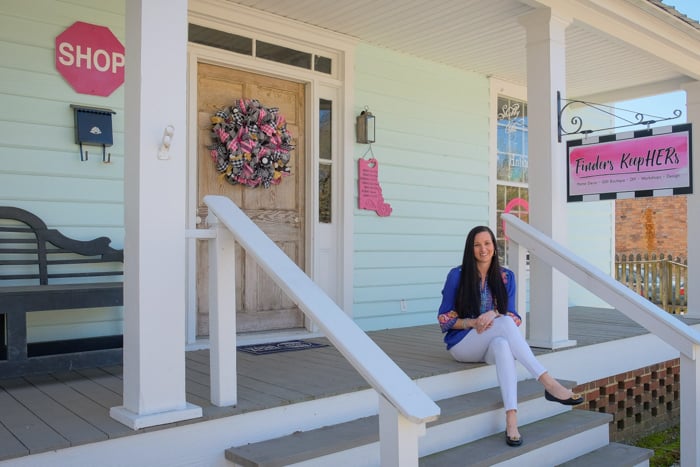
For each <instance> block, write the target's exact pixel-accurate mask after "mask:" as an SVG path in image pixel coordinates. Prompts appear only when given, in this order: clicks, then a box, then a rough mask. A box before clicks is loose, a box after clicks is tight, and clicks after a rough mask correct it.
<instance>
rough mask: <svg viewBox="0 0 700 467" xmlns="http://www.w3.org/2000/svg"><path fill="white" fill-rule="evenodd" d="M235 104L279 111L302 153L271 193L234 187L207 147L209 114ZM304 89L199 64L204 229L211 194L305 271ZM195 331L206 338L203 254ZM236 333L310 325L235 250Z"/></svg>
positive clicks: (202, 249)
mask: <svg viewBox="0 0 700 467" xmlns="http://www.w3.org/2000/svg"><path fill="white" fill-rule="evenodd" d="M237 99H257V100H258V101H259V102H260V103H261V104H262V105H263V106H264V107H267V108H272V107H277V108H279V113H280V114H281V115H283V116H284V117H285V118H286V121H287V130H288V131H289V132H290V133H291V135H292V136H293V143H294V145H295V146H296V148H295V149H294V150H293V151H291V159H290V162H289V164H288V167H289V168H290V170H291V173H290V175H288V176H286V177H283V179H282V182H281V183H280V184H279V185H272V186H271V187H270V188H264V187H262V186H259V187H256V188H251V187H247V186H243V185H231V184H230V183H228V182H227V181H226V180H225V179H224V178H223V177H222V176H221V175H220V174H219V173H218V172H217V171H216V169H215V167H214V162H213V161H212V159H211V157H210V155H209V150H208V149H207V146H209V145H211V144H212V138H211V128H212V123H211V120H210V119H211V117H212V116H213V115H214V113H215V112H216V111H217V110H221V109H223V108H226V107H230V106H231V105H233V104H234V102H235V101H236V100H237ZM304 102H305V98H304V85H303V84H301V83H296V82H292V81H287V80H283V79H278V78H271V77H268V76H263V75H258V74H255V73H249V72H244V71H240V70H235V69H231V68H227V67H223V66H216V65H209V64H204V63H200V64H199V65H198V71H197V113H198V118H197V126H198V154H197V160H198V162H197V173H198V175H197V196H198V198H197V199H198V213H197V214H198V218H199V220H200V223H199V224H198V228H206V227H208V226H207V225H206V218H207V207H206V205H205V204H204V203H203V202H202V200H203V198H204V196H206V195H209V194H215V195H223V196H227V197H229V198H230V199H231V200H233V202H234V203H236V205H238V206H239V207H240V208H241V209H242V210H243V211H244V212H245V213H246V214H247V215H248V216H249V217H250V218H251V219H252V220H253V221H254V222H255V223H256V224H257V225H258V226H259V227H260V228H261V229H262V231H263V232H265V234H266V235H268V236H269V237H270V238H271V239H272V240H273V241H274V242H275V243H276V244H277V245H278V246H279V247H280V248H282V249H283V250H284V251H285V253H287V255H288V256H289V257H290V258H292V260H294V262H295V263H296V264H297V265H298V266H299V267H300V268H302V269H304V268H305V261H304V258H305V251H304V240H305V229H304V225H305V222H304V218H305V217H304V216H305V213H304V203H305V200H304V183H305V180H304V178H305V177H304V174H305V163H304V162H305V161H304V156H305V144H304V118H305V115H304V110H305V109H304ZM197 250H198V251H197V332H198V334H199V335H200V336H205V335H208V333H209V332H208V328H209V324H208V322H209V321H208V317H209V309H208V295H207V293H208V292H207V291H208V283H209V282H208V277H207V276H208V270H207V268H208V251H207V244H206V241H200V242H198V249H197ZM236 263H237V264H236V284H235V287H236V309H237V332H247V331H267V330H274V329H289V328H296V327H302V326H303V325H304V320H303V314H302V313H301V311H299V309H298V308H297V307H296V305H295V304H294V302H292V301H291V300H290V299H289V298H288V297H287V296H286V295H285V294H284V293H283V292H282V290H281V289H280V288H279V287H277V285H276V284H275V283H274V282H272V279H270V277H269V276H268V275H267V274H265V272H264V271H262V269H260V267H259V266H258V265H257V264H256V263H255V261H254V260H253V259H252V257H250V256H248V255H246V252H245V251H244V250H243V249H242V248H240V247H237V248H236Z"/></svg>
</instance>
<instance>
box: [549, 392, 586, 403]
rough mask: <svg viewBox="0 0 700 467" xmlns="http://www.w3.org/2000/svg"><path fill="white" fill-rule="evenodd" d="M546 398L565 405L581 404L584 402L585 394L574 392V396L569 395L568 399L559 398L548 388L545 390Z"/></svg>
mask: <svg viewBox="0 0 700 467" xmlns="http://www.w3.org/2000/svg"><path fill="white" fill-rule="evenodd" d="M544 398H545V399H547V400H548V401H552V402H559V403H560V404H564V405H579V404H581V403H583V396H580V395H576V394H574V395H573V397H569V398H568V399H559V398H558V397H554V396H553V395H551V394H550V393H549V391H547V390H546V389H545V390H544Z"/></svg>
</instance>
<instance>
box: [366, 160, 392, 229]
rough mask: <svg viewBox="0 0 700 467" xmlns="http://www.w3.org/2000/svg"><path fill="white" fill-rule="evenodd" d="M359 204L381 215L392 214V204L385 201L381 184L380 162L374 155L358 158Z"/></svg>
mask: <svg viewBox="0 0 700 467" xmlns="http://www.w3.org/2000/svg"><path fill="white" fill-rule="evenodd" d="M357 181H358V191H357V195H358V205H359V208H360V209H367V210H369V211H375V212H376V213H377V215H378V216H380V217H387V216H389V215H391V211H392V209H391V205H390V204H389V203H387V202H385V201H384V196H383V195H382V187H381V186H380V185H379V162H377V159H375V158H374V157H372V158H370V159H365V158H360V159H358V160H357Z"/></svg>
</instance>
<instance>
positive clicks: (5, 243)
mask: <svg viewBox="0 0 700 467" xmlns="http://www.w3.org/2000/svg"><path fill="white" fill-rule="evenodd" d="M110 242H111V241H110V239H109V238H107V237H100V238H96V239H94V240H90V241H81V240H74V239H71V238H68V237H66V236H64V235H63V234H61V233H60V232H59V231H58V230H55V229H49V228H48V227H47V226H46V224H45V223H44V221H42V220H41V219H40V218H39V217H37V216H36V215H34V214H32V213H30V212H28V211H25V210H23V209H19V208H15V207H8V206H0V344H2V347H1V348H0V378H9V377H17V376H24V375H29V374H37V373H46V372H52V371H63V370H70V369H77V368H87V367H94V366H103V365H115V364H120V363H121V362H122V336H121V335H112V336H101V337H89V338H80V339H70V340H60V341H50V342H40V343H28V342H27V313H31V312H35V311H53V310H68V309H77V308H97V307H113V306H122V305H123V303H124V293H123V290H124V289H123V282H122V280H121V276H123V262H124V252H123V250H116V249H114V248H112V247H110V246H109V244H110ZM114 276H120V277H119V279H118V281H115V277H114ZM106 281H108V282H106Z"/></svg>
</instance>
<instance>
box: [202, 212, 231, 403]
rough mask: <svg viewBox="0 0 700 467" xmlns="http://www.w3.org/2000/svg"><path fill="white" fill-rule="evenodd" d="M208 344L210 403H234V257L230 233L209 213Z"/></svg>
mask: <svg viewBox="0 0 700 467" xmlns="http://www.w3.org/2000/svg"><path fill="white" fill-rule="evenodd" d="M208 222H209V225H210V226H211V229H212V230H213V231H214V234H215V235H214V238H212V239H211V240H209V343H210V350H209V354H210V357H209V358H210V371H211V379H210V382H211V403H212V404H214V405H216V406H218V407H222V406H227V405H236V404H237V403H238V392H237V379H238V370H237V368H236V286H235V284H236V257H235V251H236V250H235V240H234V238H233V234H232V233H231V232H230V231H229V230H228V229H227V228H226V226H224V225H223V224H221V223H220V222H219V221H218V219H217V218H216V217H215V216H213V215H210V216H209V219H208Z"/></svg>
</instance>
